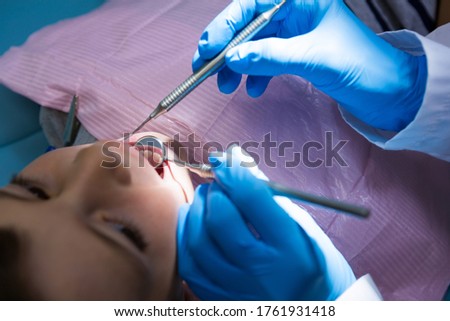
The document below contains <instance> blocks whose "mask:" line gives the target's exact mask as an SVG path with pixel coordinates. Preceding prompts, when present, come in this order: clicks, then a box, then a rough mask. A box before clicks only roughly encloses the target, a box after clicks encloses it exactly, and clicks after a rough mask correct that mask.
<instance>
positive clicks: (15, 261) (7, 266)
mask: <svg viewBox="0 0 450 321" xmlns="http://www.w3.org/2000/svg"><path fill="white" fill-rule="evenodd" d="M22 250H23V249H22V246H21V242H20V239H19V236H18V235H17V232H16V231H15V230H13V229H10V228H1V229H0V300H1V301H5V300H14V301H21V300H30V299H32V297H31V293H30V291H29V288H28V287H27V285H26V284H25V282H24V277H23V276H24V275H23V271H24V268H23V267H22V266H21V261H22V260H21V252H22Z"/></svg>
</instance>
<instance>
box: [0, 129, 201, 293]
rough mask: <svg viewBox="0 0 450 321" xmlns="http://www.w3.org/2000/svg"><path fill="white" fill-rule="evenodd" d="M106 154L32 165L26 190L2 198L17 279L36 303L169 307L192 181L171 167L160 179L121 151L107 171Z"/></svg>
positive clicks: (49, 157) (59, 153)
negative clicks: (16, 255) (16, 254)
mask: <svg viewBox="0 0 450 321" xmlns="http://www.w3.org/2000/svg"><path fill="white" fill-rule="evenodd" d="M141 136H142V135H141ZM138 138H139V137H136V136H134V137H132V138H131V142H133V141H136V140H137V139H138ZM103 145H104V142H103V143H102V142H99V143H96V144H93V145H85V146H77V147H71V148H64V149H60V150H55V151H52V152H50V153H47V154H45V155H43V156H42V157H40V158H38V159H37V160H35V161H34V162H33V163H31V164H30V165H29V166H28V167H27V168H26V169H24V170H23V171H22V172H21V176H23V178H24V179H25V180H26V181H30V182H18V183H12V184H9V185H8V186H6V187H5V188H3V189H2V192H1V194H0V207H1V209H2V211H1V215H0V229H4V228H12V229H14V230H15V231H16V232H17V234H18V235H19V237H20V240H21V245H22V247H21V253H20V254H21V258H22V260H21V264H20V266H21V267H22V268H23V269H21V270H22V272H24V275H25V276H26V283H27V284H30V287H31V291H32V292H33V293H35V294H36V295H37V297H39V298H43V299H63V300H77V299H82V300H91V299H100V300H102V299H114V300H128V299H133V300H134V299H150V300H152V299H163V300H164V299H175V298H176V296H177V295H178V294H179V290H180V280H179V279H178V278H177V276H176V226H177V212H178V208H179V206H180V205H181V204H183V203H186V202H188V201H190V200H191V198H192V195H193V190H192V184H191V181H190V179H189V175H188V173H187V171H186V170H185V169H184V168H181V167H178V166H176V165H174V164H171V163H170V164H169V165H165V167H164V175H163V178H162V177H161V175H160V174H159V173H158V172H157V171H156V170H155V169H154V168H153V166H152V165H151V164H150V162H148V161H145V162H144V161H143V159H142V156H140V154H139V152H138V151H137V150H135V149H134V148H132V147H130V146H129V145H127V144H123V143H120V147H119V148H114V147H110V148H109V150H110V151H114V152H116V153H117V154H116V155H120V156H121V157H119V158H120V159H121V164H120V166H118V167H115V168H113V166H112V165H111V164H112V162H111V155H109V156H105V155H104V153H102V146H103ZM113 146H115V147H117V146H118V145H117V144H115V145H113ZM103 149H104V148H103ZM127 155H128V156H127ZM140 157H141V159H139V158H140ZM102 161H106V163H104V165H106V166H101V163H102ZM126 162H128V163H129V167H126V166H124V164H125V163H126ZM108 164H109V165H108ZM114 165H117V164H114ZM108 166H109V167H108ZM47 198H48V199H47ZM139 234H140V235H141V236H142V237H143V240H140V239H139Z"/></svg>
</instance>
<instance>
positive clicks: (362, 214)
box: [135, 136, 370, 218]
mask: <svg viewBox="0 0 450 321" xmlns="http://www.w3.org/2000/svg"><path fill="white" fill-rule="evenodd" d="M135 146H136V147H137V148H138V149H139V147H142V148H143V149H144V148H145V147H148V146H151V147H152V148H153V150H155V149H158V150H161V153H162V154H161V155H160V156H161V160H160V162H159V165H160V164H162V163H163V162H164V161H169V162H173V163H175V164H178V165H181V166H185V167H186V168H187V169H189V171H191V172H193V173H195V174H197V175H199V176H200V177H203V178H212V179H214V173H213V172H212V167H211V165H207V164H190V163H188V162H184V161H181V160H178V159H176V158H174V159H169V158H168V155H167V154H168V153H167V152H166V147H165V145H164V143H163V142H162V140H161V139H159V138H157V137H155V136H145V137H142V138H141V139H139V140H138V141H137V142H136V144H135ZM157 165H158V164H157ZM266 183H267V185H268V186H269V188H270V189H271V190H272V193H273V194H274V195H278V196H285V197H288V198H294V199H296V200H299V201H302V202H307V203H311V204H315V205H319V206H322V207H326V208H330V209H334V210H338V211H341V212H345V213H348V214H352V215H355V216H357V217H359V218H367V217H368V216H369V214H370V211H369V209H367V208H365V207H362V206H359V205H355V204H350V203H347V202H342V201H338V200H334V199H330V198H327V197H324V196H318V195H313V194H309V193H305V192H303V191H299V190H296V189H293V188H290V187H287V186H284V185H282V184H279V183H276V182H273V181H267V182H266Z"/></svg>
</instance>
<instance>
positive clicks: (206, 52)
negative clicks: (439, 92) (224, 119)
mask: <svg viewBox="0 0 450 321" xmlns="http://www.w3.org/2000/svg"><path fill="white" fill-rule="evenodd" d="M279 2H280V0H240V1H233V3H231V4H230V5H229V6H228V7H227V8H226V9H225V10H224V11H223V12H222V13H220V14H219V15H218V16H217V17H216V18H215V19H214V20H213V21H212V22H211V24H210V25H209V26H208V27H207V28H206V30H205V31H204V33H203V34H202V36H201V39H200V42H199V46H198V51H197V52H196V55H195V56H194V60H193V69H194V70H196V69H197V68H199V67H200V66H201V65H202V64H203V63H204V61H205V60H209V59H211V58H212V57H214V56H215V55H217V53H219V52H220V51H221V50H222V49H223V48H224V47H225V46H226V44H227V43H228V42H229V41H230V40H231V39H232V38H233V37H234V36H235V35H236V33H238V32H239V30H241V29H242V28H243V27H245V25H246V24H247V23H248V22H249V21H251V20H252V19H253V18H254V16H256V15H257V14H259V13H261V12H262V11H265V10H267V9H268V8H270V7H271V6H273V5H274V4H276V3H279ZM256 38H257V39H258V40H255V41H250V42H247V43H244V44H241V45H239V46H237V47H236V48H233V49H232V50H230V51H229V53H228V54H227V56H226V67H225V68H224V69H223V70H222V71H221V72H220V73H219V75H218V85H219V88H220V90H221V91H222V92H224V93H231V92H233V91H234V90H235V89H236V88H237V87H238V85H239V83H240V80H241V74H248V75H250V76H249V77H248V79H247V91H248V93H249V95H250V96H253V97H257V96H260V95H261V94H262V93H263V92H264V91H265V89H266V87H267V85H268V83H269V81H270V79H271V76H276V75H280V74H294V75H298V76H301V77H303V78H305V79H307V80H309V81H310V82H312V83H313V84H314V85H315V87H316V88H318V89H320V90H322V91H323V92H325V93H326V94H328V95H329V96H331V97H333V98H334V99H336V100H337V101H338V102H339V103H340V104H341V105H342V106H343V107H344V108H345V109H346V110H347V111H349V112H350V113H352V114H353V115H354V116H356V117H357V118H359V119H360V120H362V121H364V122H366V123H367V124H369V125H371V126H373V127H376V128H380V129H384V130H392V131H399V130H401V129H403V128H405V127H406V126H407V125H408V124H409V123H410V122H411V121H412V120H413V119H414V117H415V115H416V114H417V111H418V109H419V107H420V105H421V104H422V101H423V97H424V93H425V87H426V80H427V66H426V57H425V56H421V57H415V56H412V55H409V54H407V53H405V52H403V51H400V50H398V49H396V48H394V47H392V46H391V45H390V44H388V43H387V42H385V41H384V40H382V39H381V38H380V37H378V36H377V35H375V34H374V33H373V32H372V31H371V30H370V29H369V28H368V27H366V26H365V25H364V24H363V23H362V22H361V21H359V20H358V18H356V17H355V16H354V15H353V13H352V12H351V11H350V10H349V9H348V8H347V6H346V5H345V4H344V2H343V1H342V0H316V1H293V0H292V1H290V0H288V1H287V3H286V4H285V5H284V6H283V7H282V8H281V10H280V11H279V12H278V13H277V15H276V16H275V17H274V20H273V21H272V22H271V23H270V24H269V25H268V26H267V27H266V28H265V29H263V30H262V31H261V32H260V34H259V35H257V36H256Z"/></svg>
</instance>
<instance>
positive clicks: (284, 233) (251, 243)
mask: <svg viewBox="0 0 450 321" xmlns="http://www.w3.org/2000/svg"><path fill="white" fill-rule="evenodd" d="M229 155H230V154H229ZM231 155H232V160H233V164H232V166H229V164H228V165H227V162H223V160H224V158H223V157H220V158H213V159H212V160H213V162H212V163H213V164H214V163H215V164H220V165H219V166H218V167H216V168H215V169H214V174H215V175H216V179H217V181H216V182H213V183H211V184H205V185H201V186H200V187H198V188H197V190H196V194H195V197H194V201H193V203H192V205H190V206H188V205H186V206H184V207H182V208H181V209H180V211H179V220H178V233H177V240H178V267H179V274H180V276H181V278H182V279H183V280H185V281H186V282H187V283H188V285H189V287H190V288H191V289H192V291H193V292H194V293H195V294H196V295H197V296H198V297H199V298H200V299H202V300H332V299H335V298H336V297H337V296H338V295H340V294H341V293H342V292H343V291H344V290H345V289H346V288H347V287H348V286H350V285H351V284H352V283H353V282H354V280H355V278H354V275H353V272H352V270H351V269H350V267H349V265H348V264H347V262H346V261H345V259H344V258H343V257H342V255H341V254H340V253H339V251H338V250H337V249H336V248H335V247H334V246H333V244H332V243H331V241H330V240H329V239H328V237H327V236H326V235H325V234H324V233H323V231H322V230H321V229H320V228H319V227H318V225H317V224H316V223H315V222H314V220H313V219H312V218H311V217H310V216H309V215H308V214H307V213H305V212H304V211H302V210H301V209H300V208H299V207H298V206H297V205H295V204H293V203H292V202H290V201H289V200H287V199H284V198H281V199H282V200H283V201H284V202H287V206H288V207H289V208H290V214H292V211H299V212H300V213H301V214H302V215H303V217H301V221H300V224H299V223H297V222H295V221H294V220H293V219H292V218H290V216H289V215H288V214H287V212H286V211H285V209H284V208H283V207H281V206H280V205H279V204H278V202H277V201H275V200H274V197H273V195H272V193H271V191H270V190H269V188H268V187H267V185H266V184H265V183H264V182H263V181H262V180H260V179H258V178H256V177H255V176H254V175H253V174H252V173H251V171H250V170H249V169H248V168H244V167H242V166H240V162H241V160H244V157H245V156H243V154H242V152H241V150H240V148H234V149H233V150H232V152H231ZM247 164H248V163H247ZM253 170H256V168H254V169H253ZM285 205H286V204H285Z"/></svg>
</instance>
